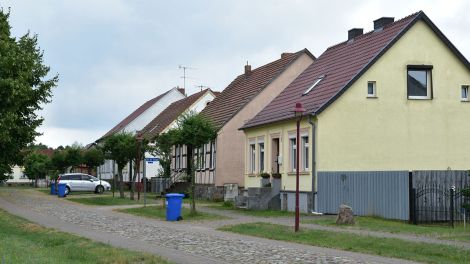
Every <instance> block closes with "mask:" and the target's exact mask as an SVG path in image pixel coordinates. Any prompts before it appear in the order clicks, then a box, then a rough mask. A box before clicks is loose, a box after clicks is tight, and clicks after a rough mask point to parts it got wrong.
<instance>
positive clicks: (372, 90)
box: [367, 82, 377, 98]
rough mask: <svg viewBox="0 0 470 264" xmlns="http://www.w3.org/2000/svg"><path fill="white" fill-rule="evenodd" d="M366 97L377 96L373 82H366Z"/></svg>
mask: <svg viewBox="0 0 470 264" xmlns="http://www.w3.org/2000/svg"><path fill="white" fill-rule="evenodd" d="M367 97H369V98H370V97H377V92H376V84H375V82H367Z"/></svg>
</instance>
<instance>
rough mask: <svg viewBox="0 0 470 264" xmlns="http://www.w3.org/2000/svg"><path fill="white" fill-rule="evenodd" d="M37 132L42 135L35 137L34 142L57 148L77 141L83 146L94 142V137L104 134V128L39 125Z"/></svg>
mask: <svg viewBox="0 0 470 264" xmlns="http://www.w3.org/2000/svg"><path fill="white" fill-rule="evenodd" d="M38 130H39V132H41V133H44V134H43V135H41V136H39V137H38V138H36V141H35V142H36V143H43V144H45V145H47V146H49V147H53V148H57V147H58V146H60V145H62V146H67V145H72V144H73V143H75V142H77V143H80V144H81V145H83V146H85V145H87V144H89V143H92V142H94V141H95V140H96V139H98V138H99V137H101V136H102V135H104V133H106V131H104V130H93V129H90V128H87V129H68V128H62V127H46V126H43V127H40V128H39V129H38Z"/></svg>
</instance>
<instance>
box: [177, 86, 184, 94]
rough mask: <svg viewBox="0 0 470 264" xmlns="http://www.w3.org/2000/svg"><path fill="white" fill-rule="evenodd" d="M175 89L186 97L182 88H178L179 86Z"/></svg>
mask: <svg viewBox="0 0 470 264" xmlns="http://www.w3.org/2000/svg"><path fill="white" fill-rule="evenodd" d="M176 89H178V91H179V92H180V93H182V94H183V95H186V91H185V89H184V88H180V87H179V86H177V87H176Z"/></svg>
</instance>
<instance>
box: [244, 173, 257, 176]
mask: <svg viewBox="0 0 470 264" xmlns="http://www.w3.org/2000/svg"><path fill="white" fill-rule="evenodd" d="M246 175H247V176H248V177H256V176H258V175H257V174H253V173H248V174H246Z"/></svg>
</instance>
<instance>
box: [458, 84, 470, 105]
mask: <svg viewBox="0 0 470 264" xmlns="http://www.w3.org/2000/svg"><path fill="white" fill-rule="evenodd" d="M469 87H470V86H469V85H462V89H461V96H460V100H462V101H469V96H468V88H469Z"/></svg>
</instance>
